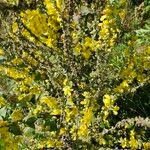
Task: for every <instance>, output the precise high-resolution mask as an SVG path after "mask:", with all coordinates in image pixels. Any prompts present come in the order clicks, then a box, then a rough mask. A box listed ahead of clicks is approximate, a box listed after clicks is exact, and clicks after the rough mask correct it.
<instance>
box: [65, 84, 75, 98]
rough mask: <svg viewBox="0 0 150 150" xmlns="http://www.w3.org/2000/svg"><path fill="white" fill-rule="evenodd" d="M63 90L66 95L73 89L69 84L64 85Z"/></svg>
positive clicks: (69, 94)
mask: <svg viewBox="0 0 150 150" xmlns="http://www.w3.org/2000/svg"><path fill="white" fill-rule="evenodd" d="M63 91H64V95H66V96H71V91H73V89H71V87H70V86H65V87H64V88H63Z"/></svg>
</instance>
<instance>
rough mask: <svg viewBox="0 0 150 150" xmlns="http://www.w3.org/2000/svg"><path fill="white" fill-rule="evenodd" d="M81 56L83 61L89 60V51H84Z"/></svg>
mask: <svg viewBox="0 0 150 150" xmlns="http://www.w3.org/2000/svg"><path fill="white" fill-rule="evenodd" d="M82 54H83V57H84V58H85V59H89V58H90V56H91V52H90V50H87V51H84V52H82Z"/></svg>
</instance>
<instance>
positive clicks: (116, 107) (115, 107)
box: [113, 106, 119, 115]
mask: <svg viewBox="0 0 150 150" xmlns="http://www.w3.org/2000/svg"><path fill="white" fill-rule="evenodd" d="M118 110H119V107H118V106H114V108H113V114H114V115H117V114H118Z"/></svg>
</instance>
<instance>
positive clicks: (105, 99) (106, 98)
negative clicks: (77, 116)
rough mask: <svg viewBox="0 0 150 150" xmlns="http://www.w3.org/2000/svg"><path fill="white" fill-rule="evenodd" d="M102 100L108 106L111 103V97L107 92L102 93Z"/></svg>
mask: <svg viewBox="0 0 150 150" xmlns="http://www.w3.org/2000/svg"><path fill="white" fill-rule="evenodd" d="M103 102H104V105H105V106H106V107H109V106H110V104H111V97H110V96H109V95H108V94H106V95H104V97H103Z"/></svg>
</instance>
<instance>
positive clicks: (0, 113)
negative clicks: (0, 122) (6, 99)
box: [0, 107, 7, 118]
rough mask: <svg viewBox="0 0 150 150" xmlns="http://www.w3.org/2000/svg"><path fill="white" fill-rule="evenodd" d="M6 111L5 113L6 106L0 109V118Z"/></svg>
mask: <svg viewBox="0 0 150 150" xmlns="http://www.w3.org/2000/svg"><path fill="white" fill-rule="evenodd" d="M6 113H7V109H6V107H3V108H1V109H0V117H1V118H2V117H4V118H5V116H6Z"/></svg>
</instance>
